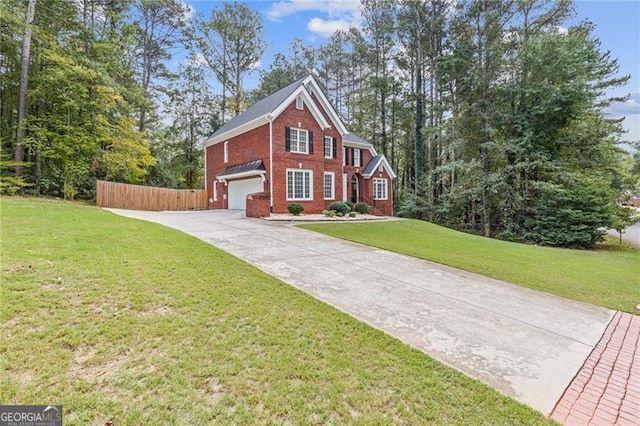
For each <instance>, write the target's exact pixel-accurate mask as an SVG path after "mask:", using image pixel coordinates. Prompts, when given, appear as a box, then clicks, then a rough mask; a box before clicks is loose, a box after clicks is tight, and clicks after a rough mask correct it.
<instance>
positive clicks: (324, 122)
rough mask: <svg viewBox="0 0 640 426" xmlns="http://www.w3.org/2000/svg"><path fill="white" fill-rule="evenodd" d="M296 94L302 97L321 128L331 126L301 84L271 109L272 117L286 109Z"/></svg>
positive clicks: (293, 100)
mask: <svg viewBox="0 0 640 426" xmlns="http://www.w3.org/2000/svg"><path fill="white" fill-rule="evenodd" d="M298 96H300V97H302V99H303V100H304V102H305V105H306V106H307V107H308V108H309V111H311V115H313V118H314V119H315V120H316V122H317V123H318V125H319V126H320V128H322V130H324V129H328V128H329V127H331V124H329V122H328V121H327V120H326V119H325V118H324V115H322V113H321V112H320V109H319V108H318V105H316V103H315V102H314V101H313V98H312V97H311V95H310V94H309V92H308V91H307V89H306V88H305V87H304V86H303V85H301V86H300V87H299V88H298V89H296V90H295V91H294V92H293V93H292V94H291V95H289V97H288V98H287V99H285V100H284V102H282V103H281V104H280V105H278V107H277V108H276V109H274V110H273V112H272V113H271V115H272V119H273V118H276V117H278V116H279V115H280V114H282V112H283V111H284V110H285V109H287V107H288V106H289V105H291V104H292V103H293V102H295V100H296V98H297V97H298Z"/></svg>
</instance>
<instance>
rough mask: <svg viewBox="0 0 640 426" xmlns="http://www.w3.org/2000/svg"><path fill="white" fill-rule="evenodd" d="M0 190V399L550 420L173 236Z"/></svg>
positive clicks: (303, 420) (117, 418)
mask: <svg viewBox="0 0 640 426" xmlns="http://www.w3.org/2000/svg"><path fill="white" fill-rule="evenodd" d="M0 202H1V208H2V234H1V235H2V286H1V293H0V296H1V306H0V308H1V309H0V321H1V324H2V325H1V326H0V327H1V328H0V336H1V338H0V369H1V372H0V402H1V403H3V404H62V405H63V408H64V416H65V424H66V425H87V424H95V425H104V424H105V422H106V421H108V420H113V421H114V423H115V424H117V425H139V424H151V425H157V424H185V425H187V424H192V425H202V424H211V423H213V422H216V423H220V424H283V423H285V424H286V423H291V424H326V423H333V424H343V423H347V424H349V423H350V424H391V423H393V424H424V423H434V424H509V425H511V424H542V423H550V420H548V419H546V418H544V416H543V415H541V414H540V413H537V412H535V411H533V410H531V409H529V408H527V407H525V406H523V405H521V404H519V403H517V402H515V401H514V400H512V399H510V398H508V397H505V396H502V395H500V394H498V393H497V392H496V391H494V390H493V389H491V388H489V387H487V386H485V385H483V384H481V383H480V382H478V381H475V380H472V379H470V378H468V377H466V376H464V375H463V374H461V373H459V372H457V371H455V370H453V369H450V368H448V367H446V366H444V365H442V364H440V363H439V362H436V361H434V360H433V359H431V358H430V357H428V356H426V355H424V354H423V353H421V352H419V351H417V350H414V349H412V348H410V347H408V346H407V345H404V344H402V343H401V342H400V341H398V340H396V339H394V338H391V337H389V336H388V335H386V334H384V333H382V332H380V331H378V330H375V329H373V328H372V327H370V326H368V325H366V324H363V323H361V322H358V321H357V320H355V319H353V318H352V317H350V316H348V315H346V314H343V313H341V312H339V311H338V310H336V309H334V308H332V307H330V306H328V305H326V304H323V303H321V302H319V301H317V300H316V299H313V298H312V297H310V296H308V295H306V294H304V293H302V292H300V291H298V290H296V289H294V288H293V287H290V286H288V285H286V284H284V283H282V282H281V281H279V280H277V279H275V278H272V277H270V276H268V275H266V274H264V273H262V272H260V271H258V270H257V269H255V268H253V267H251V266H249V265H248V264H246V263H244V262H242V261H240V260H238V259H237V258H234V257H232V256H230V255H228V254H226V253H224V252H222V251H220V250H217V249H215V248H213V247H211V246H209V245H207V244H205V243H203V242H201V241H199V240H196V239H194V238H191V237H189V236H187V235H185V234H182V233H179V232H177V231H174V230H171V229H169V228H165V227H162V226H159V225H155V224H151V223H147V222H142V221H137V220H133V219H127V218H123V217H119V216H116V215H113V214H111V213H109V212H106V211H103V210H100V209H97V208H95V207H90V206H85V205H78V204H73V203H64V202H59V201H47V200H37V199H24V198H2V199H0Z"/></svg>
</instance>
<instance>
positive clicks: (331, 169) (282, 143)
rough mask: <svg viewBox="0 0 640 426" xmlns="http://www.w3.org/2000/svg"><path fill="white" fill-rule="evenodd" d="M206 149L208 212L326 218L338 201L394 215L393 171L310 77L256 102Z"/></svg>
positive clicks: (217, 134) (217, 133)
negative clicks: (299, 211) (300, 209)
mask: <svg viewBox="0 0 640 426" xmlns="http://www.w3.org/2000/svg"><path fill="white" fill-rule="evenodd" d="M204 145H205V182H206V189H207V193H208V196H209V208H212V209H245V208H246V209H247V215H248V216H265V215H268V214H269V212H273V213H286V212H287V204H288V203H292V202H298V203H301V204H303V205H304V208H305V213H320V212H322V210H325V209H326V208H327V207H328V206H329V204H331V203H332V202H333V201H351V202H358V201H364V202H366V203H367V204H369V205H370V206H372V207H373V209H372V211H373V212H374V213H375V214H384V215H391V214H392V213H393V194H392V185H391V183H392V180H393V179H394V178H395V177H396V175H395V173H394V171H393V170H392V169H391V166H390V165H389V163H388V162H387V160H386V158H385V157H384V155H382V154H378V153H377V152H376V150H375V149H374V147H373V145H371V144H370V143H369V142H367V141H365V140H363V139H361V138H359V137H358V136H356V135H353V134H351V133H349V131H348V130H347V129H346V127H345V125H344V123H343V122H342V120H340V118H339V117H338V115H337V113H336V111H335V110H334V109H333V107H332V106H331V104H330V103H329V101H328V100H327V98H326V96H325V95H324V93H322V90H321V89H320V86H319V85H318V83H317V82H316V81H315V79H314V77H313V76H311V75H310V76H308V77H306V78H303V79H301V80H298V81H296V82H294V83H292V84H290V85H289V86H287V87H284V88H282V89H280V90H279V91H277V92H275V93H273V94H272V95H270V96H268V97H266V98H264V99H262V100H260V101H258V102H256V103H255V104H254V105H253V106H251V107H250V108H249V109H248V110H247V111H245V112H244V113H242V114H240V115H238V116H236V117H235V118H233V119H232V120H231V121H229V122H228V123H227V124H225V125H224V126H222V127H221V128H220V129H218V130H217V131H216V132H215V133H214V134H212V135H211V136H209V137H208V138H207V139H206V140H205V141H204ZM250 194H253V195H252V196H249V195H250ZM248 196H249V197H248Z"/></svg>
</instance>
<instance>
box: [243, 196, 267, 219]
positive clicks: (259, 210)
mask: <svg viewBox="0 0 640 426" xmlns="http://www.w3.org/2000/svg"><path fill="white" fill-rule="evenodd" d="M269 202H270V196H269V193H268V192H258V193H256V194H249V195H247V211H246V215H247V217H268V216H269V215H270V214H271V209H270V205H269Z"/></svg>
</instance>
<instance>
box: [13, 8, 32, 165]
mask: <svg viewBox="0 0 640 426" xmlns="http://www.w3.org/2000/svg"><path fill="white" fill-rule="evenodd" d="M35 10H36V0H29V6H28V9H27V22H26V25H25V28H24V38H23V39H22V62H21V64H20V87H19V89H18V129H17V133H16V151H15V155H14V160H15V161H16V162H17V163H22V162H23V161H24V144H23V142H22V141H23V140H24V133H25V129H24V119H25V116H26V108H27V84H28V81H29V56H30V52H31V30H32V28H33V17H34V15H35ZM15 174H16V177H22V175H23V174H24V168H23V166H22V165H20V164H18V165H16V168H15Z"/></svg>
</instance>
